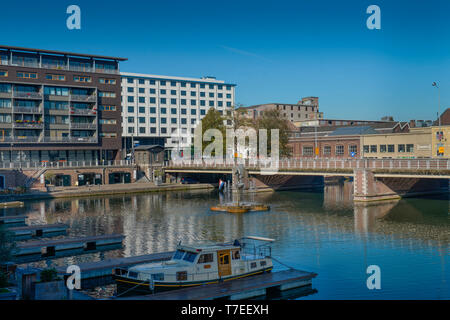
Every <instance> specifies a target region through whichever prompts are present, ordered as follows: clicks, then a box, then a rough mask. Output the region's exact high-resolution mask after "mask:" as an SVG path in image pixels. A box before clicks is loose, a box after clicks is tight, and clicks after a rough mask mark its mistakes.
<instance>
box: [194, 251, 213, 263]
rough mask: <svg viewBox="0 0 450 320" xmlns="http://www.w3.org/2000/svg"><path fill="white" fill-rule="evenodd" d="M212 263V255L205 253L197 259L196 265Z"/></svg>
mask: <svg viewBox="0 0 450 320" xmlns="http://www.w3.org/2000/svg"><path fill="white" fill-rule="evenodd" d="M213 261H214V255H213V254H212V253H205V254H202V255H201V256H200V258H198V263H210V262H213Z"/></svg>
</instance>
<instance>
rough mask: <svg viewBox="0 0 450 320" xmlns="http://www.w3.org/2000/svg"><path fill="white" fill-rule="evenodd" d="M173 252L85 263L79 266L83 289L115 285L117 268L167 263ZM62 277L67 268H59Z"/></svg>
mask: <svg viewBox="0 0 450 320" xmlns="http://www.w3.org/2000/svg"><path fill="white" fill-rule="evenodd" d="M173 253H174V252H173V251H171V252H160V253H151V254H146V255H141V256H134V257H125V258H115V259H108V260H103V261H98V262H85V263H79V264H77V265H78V266H79V267H80V270H81V287H82V288H83V289H86V288H88V289H89V288H94V287H98V286H104V285H108V284H111V283H114V279H113V270H114V269H115V268H129V267H132V266H135V265H138V264H141V263H153V262H160V261H167V260H170V258H171V257H172V256H173ZM56 270H57V272H58V273H59V274H61V275H63V274H65V273H66V270H67V267H65V266H63V267H57V268H56Z"/></svg>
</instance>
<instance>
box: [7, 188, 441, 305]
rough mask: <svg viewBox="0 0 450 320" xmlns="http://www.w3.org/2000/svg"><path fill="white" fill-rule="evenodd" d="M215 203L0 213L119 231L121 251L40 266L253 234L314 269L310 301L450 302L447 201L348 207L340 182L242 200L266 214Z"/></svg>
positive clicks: (70, 206) (117, 201)
mask: <svg viewBox="0 0 450 320" xmlns="http://www.w3.org/2000/svg"><path fill="white" fill-rule="evenodd" d="M221 200H222V201H228V200H227V199H226V198H224V199H219V195H218V193H216V192H210V191H195V192H172V193H149V194H139V195H127V196H111V197H98V198H88V199H70V200H62V199H60V200H48V201H36V202H28V203H26V205H25V207H24V208H10V209H2V210H3V211H2V212H1V214H3V215H19V214H26V215H28V217H29V223H31V224H37V223H66V224H68V225H69V226H70V228H69V230H68V235H69V236H89V235H99V234H109V233H123V234H124V235H125V236H126V238H125V241H124V248H123V249H119V250H113V251H108V252H98V253H91V254H86V255H81V256H76V257H65V258H60V259H53V260H47V261H44V262H41V263H40V264H39V265H41V266H50V265H68V264H73V263H81V262H84V261H96V260H102V259H107V258H112V257H120V256H133V255H141V254H146V253H152V252H161V251H170V250H173V249H174V248H175V246H176V245H177V243H178V242H179V241H182V242H185V243H186V242H187V243H189V242H197V241H213V242H215V241H217V242H221V241H228V240H232V239H234V238H238V237H241V236H244V235H260V236H266V237H270V238H275V239H277V242H275V244H274V250H273V253H274V256H276V257H277V258H279V259H281V260H282V261H284V262H285V263H286V264H288V265H290V266H293V267H296V268H299V269H303V270H308V271H313V272H316V273H318V274H319V276H318V277H317V278H316V279H315V280H314V287H315V288H317V289H318V293H316V294H315V295H313V296H308V297H307V298H308V299H314V298H319V299H330V298H368V299H372V298H403V299H409V298H412V299H413V298H422V299H426V298H445V297H446V298H450V293H449V291H450V289H449V282H450V281H449V275H448V272H446V269H447V268H448V267H447V266H448V263H449V254H448V253H449V239H450V220H449V215H448V212H449V199H448V197H428V198H421V199H419V198H416V199H403V200H400V201H395V202H388V203H381V204H377V205H372V206H364V205H354V204H353V201H352V185H351V183H346V184H344V185H342V186H327V187H325V190H324V192H323V193H322V192H299V191H285V192H278V193H260V194H251V195H243V196H242V200H243V201H254V202H261V203H267V204H270V206H271V210H270V211H268V212H250V213H246V214H231V213H223V212H220V213H218V212H211V211H210V210H209V207H210V206H213V205H216V204H217V203H218V202H219V201H221ZM370 264H377V265H380V267H382V272H383V290H381V291H380V292H374V291H369V290H368V289H367V288H366V286H365V283H366V279H367V278H366V277H367V275H366V273H365V270H366V268H367V266H368V265H370ZM275 268H276V269H277V268H278V269H281V268H283V266H277V265H276V266H275ZM405 268H406V269H405ZM406 270H407V271H406ZM411 279H413V280H411Z"/></svg>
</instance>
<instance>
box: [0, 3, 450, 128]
mask: <svg viewBox="0 0 450 320" xmlns="http://www.w3.org/2000/svg"><path fill="white" fill-rule="evenodd" d="M71 4H77V5H79V6H80V7H81V15H82V21H81V27H82V29H81V30H79V31H70V30H68V29H67V28H66V18H67V16H68V15H67V14H66V8H67V6H69V5H71ZM371 4H376V5H378V6H379V7H380V8H381V30H368V29H367V27H366V19H367V18H368V16H369V15H368V14H366V9H367V7H368V6H369V5H371ZM1 13H2V15H1V16H2V19H1V20H0V27H1V28H0V43H2V44H5V45H16V46H23V47H33V48H41V49H54V50H64V51H74V52H81V53H92V54H104V55H112V56H120V57H126V58H128V59H129V61H127V62H125V63H123V64H122V71H127V72H137V73H151V74H163V75H174V76H188V77H201V76H204V75H212V76H216V77H217V78H218V79H222V80H225V81H227V82H231V83H235V84H237V89H236V90H237V91H236V93H237V94H236V102H237V103H242V104H244V105H252V104H259V103H267V102H285V103H295V102H297V101H298V100H299V99H300V98H301V97H304V96H318V97H319V98H320V109H321V111H323V112H324V113H325V116H326V117H329V118H350V119H379V118H380V117H381V116H383V115H393V116H394V117H395V118H396V119H398V120H408V119H431V118H433V119H434V118H435V116H436V112H437V90H436V89H435V88H433V87H432V86H431V83H432V82H433V81H439V82H440V84H441V87H442V89H441V104H442V109H445V108H446V107H450V90H449V89H450V41H449V40H450V24H449V23H448V21H450V1H449V0H431V1H411V0H409V1H406V0H391V1H381V0H371V1H366V0H340V1H338V0H333V1H331V0H330V1H325V0H314V1H312V0H297V1H284V0H276V1H264V0H257V1H248V0H241V1H235V0H228V1H214V0H208V1H203V0H192V1H187V0H171V1H162V0H160V1H153V0H146V1H142V0H139V1H138V0H127V1H95V0H89V1H84V0H82V1H80V0H74V1H65V0H64V1H62V0H59V1H49V0H39V1H27V0H23V1H19V2H15V1H3V2H2V5H1Z"/></svg>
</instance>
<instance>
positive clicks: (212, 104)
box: [121, 72, 235, 152]
mask: <svg viewBox="0 0 450 320" xmlns="http://www.w3.org/2000/svg"><path fill="white" fill-rule="evenodd" d="M121 77H122V80H121V85H122V119H123V132H122V136H123V146H124V149H126V152H130V150H131V149H132V144H133V143H132V141H133V142H134V144H135V145H136V144H139V145H152V144H155V145H156V144H157V145H163V146H165V147H166V148H167V149H173V148H177V147H178V146H179V145H180V143H187V142H189V141H191V139H192V136H193V133H194V129H195V127H196V126H197V124H198V123H199V122H200V121H201V119H202V118H203V117H204V116H205V115H206V113H207V112H208V110H209V108H215V109H217V110H218V111H219V112H221V113H222V114H223V115H226V114H227V112H228V111H231V110H232V109H233V107H234V104H235V85H234V84H231V83H225V81H222V80H217V79H215V78H214V77H203V78H183V77H172V76H160V75H150V74H137V73H127V72H122V73H121ZM177 133H179V136H178V137H176V135H177Z"/></svg>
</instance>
